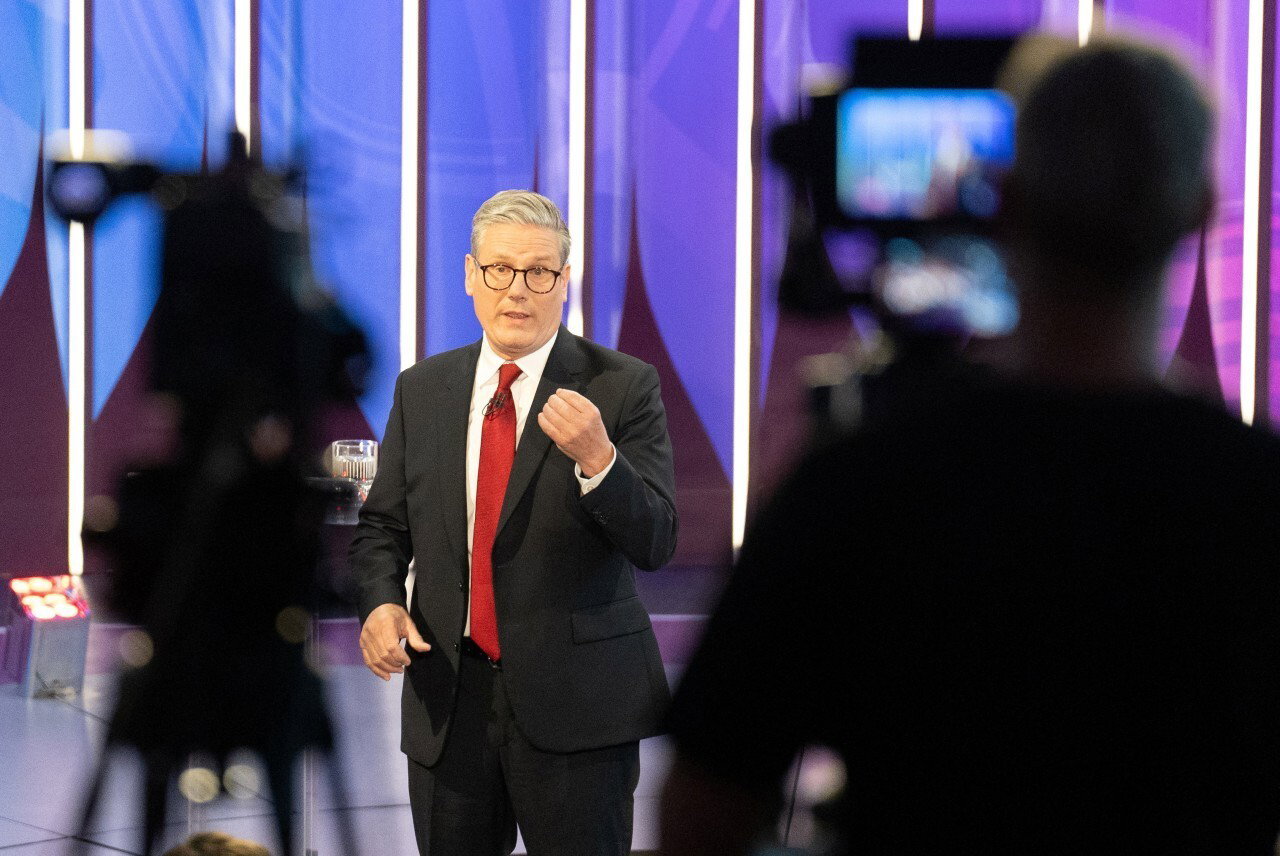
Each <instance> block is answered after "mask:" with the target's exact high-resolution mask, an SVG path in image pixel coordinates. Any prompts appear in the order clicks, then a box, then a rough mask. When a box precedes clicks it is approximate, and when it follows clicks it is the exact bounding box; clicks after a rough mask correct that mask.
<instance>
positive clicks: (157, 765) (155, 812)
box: [142, 752, 174, 856]
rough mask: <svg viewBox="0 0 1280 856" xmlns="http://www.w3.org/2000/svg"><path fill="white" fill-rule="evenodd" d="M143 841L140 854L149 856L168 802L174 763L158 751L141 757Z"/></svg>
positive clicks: (160, 828) (154, 844)
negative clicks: (143, 782)
mask: <svg viewBox="0 0 1280 856" xmlns="http://www.w3.org/2000/svg"><path fill="white" fill-rule="evenodd" d="M143 768H144V770H143V775H144V777H145V784H144V785H143V833H142V836H143V841H142V856H151V852H152V851H153V850H154V849H155V846H156V841H157V840H158V839H159V838H160V832H161V830H163V829H164V821H165V813H166V812H165V810H166V809H167V808H168V802H169V778H170V775H171V773H172V772H173V768H174V765H173V764H172V763H171V762H170V760H169V759H168V758H167V757H164V756H163V755H162V754H160V753H155V752H153V753H150V754H148V755H147V756H146V757H144V758H143Z"/></svg>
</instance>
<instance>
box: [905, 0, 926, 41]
mask: <svg viewBox="0 0 1280 856" xmlns="http://www.w3.org/2000/svg"><path fill="white" fill-rule="evenodd" d="M923 33H924V0H907V38H909V39H910V40H911V41H913V42H918V41H920V36H921V35H922V34H923Z"/></svg>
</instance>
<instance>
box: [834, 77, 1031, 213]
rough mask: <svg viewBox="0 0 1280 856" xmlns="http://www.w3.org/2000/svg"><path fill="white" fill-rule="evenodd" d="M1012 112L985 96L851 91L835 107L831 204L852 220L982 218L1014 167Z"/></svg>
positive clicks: (1002, 101)
mask: <svg viewBox="0 0 1280 856" xmlns="http://www.w3.org/2000/svg"><path fill="white" fill-rule="evenodd" d="M1013 130H1014V106H1013V102H1012V101H1011V100H1010V99H1009V97H1008V96H1007V95H1005V94H1004V93H1002V92H997V91H995V90H991V89H850V90H848V91H847V92H844V93H842V94H841V95H840V96H839V100H838V101H837V105H836V163H835V167H836V198H837V200H838V202H839V205H840V208H841V209H842V210H843V212H844V213H845V214H846V215H847V216H849V217H853V218H869V219H911V220H930V219H936V218H943V217H951V216H967V217H978V218H985V217H990V216H991V215H993V214H994V213H995V212H996V209H997V207H998V205H999V180H1000V175H1001V174H1002V172H1003V171H1004V169H1006V168H1007V167H1008V165H1009V164H1010V162H1011V161H1012V159H1013Z"/></svg>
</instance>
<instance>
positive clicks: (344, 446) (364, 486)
mask: <svg viewBox="0 0 1280 856" xmlns="http://www.w3.org/2000/svg"><path fill="white" fill-rule="evenodd" d="M329 452H330V454H329V474H330V475H332V476H333V477H334V478H336V479H351V480H352V481H353V482H355V483H356V484H357V485H358V486H359V488H358V489H359V493H360V500H361V501H362V502H363V501H364V499H365V497H367V496H368V494H369V486H370V485H372V484H373V477H374V476H375V475H377V473H378V441H377V440H335V441H334V443H333V445H332V446H331V447H330V449H329Z"/></svg>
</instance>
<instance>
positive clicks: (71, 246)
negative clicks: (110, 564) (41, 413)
mask: <svg viewBox="0 0 1280 856" xmlns="http://www.w3.org/2000/svg"><path fill="white" fill-rule="evenodd" d="M67 272H68V276H67V286H68V291H69V292H70V294H69V298H70V300H69V305H68V311H67V337H68V339H67V340H68V348H67V436H68V438H69V440H70V442H69V443H68V447H67V475H68V479H67V569H68V570H69V571H70V572H71V573H73V574H82V573H84V548H83V546H82V545H81V543H80V527H81V524H82V523H83V521H84V474H85V455H84V446H85V386H86V376H85V360H86V359H87V354H86V349H85V237H84V224H82V223H72V224H71V226H70V229H69V231H68V234H67Z"/></svg>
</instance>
